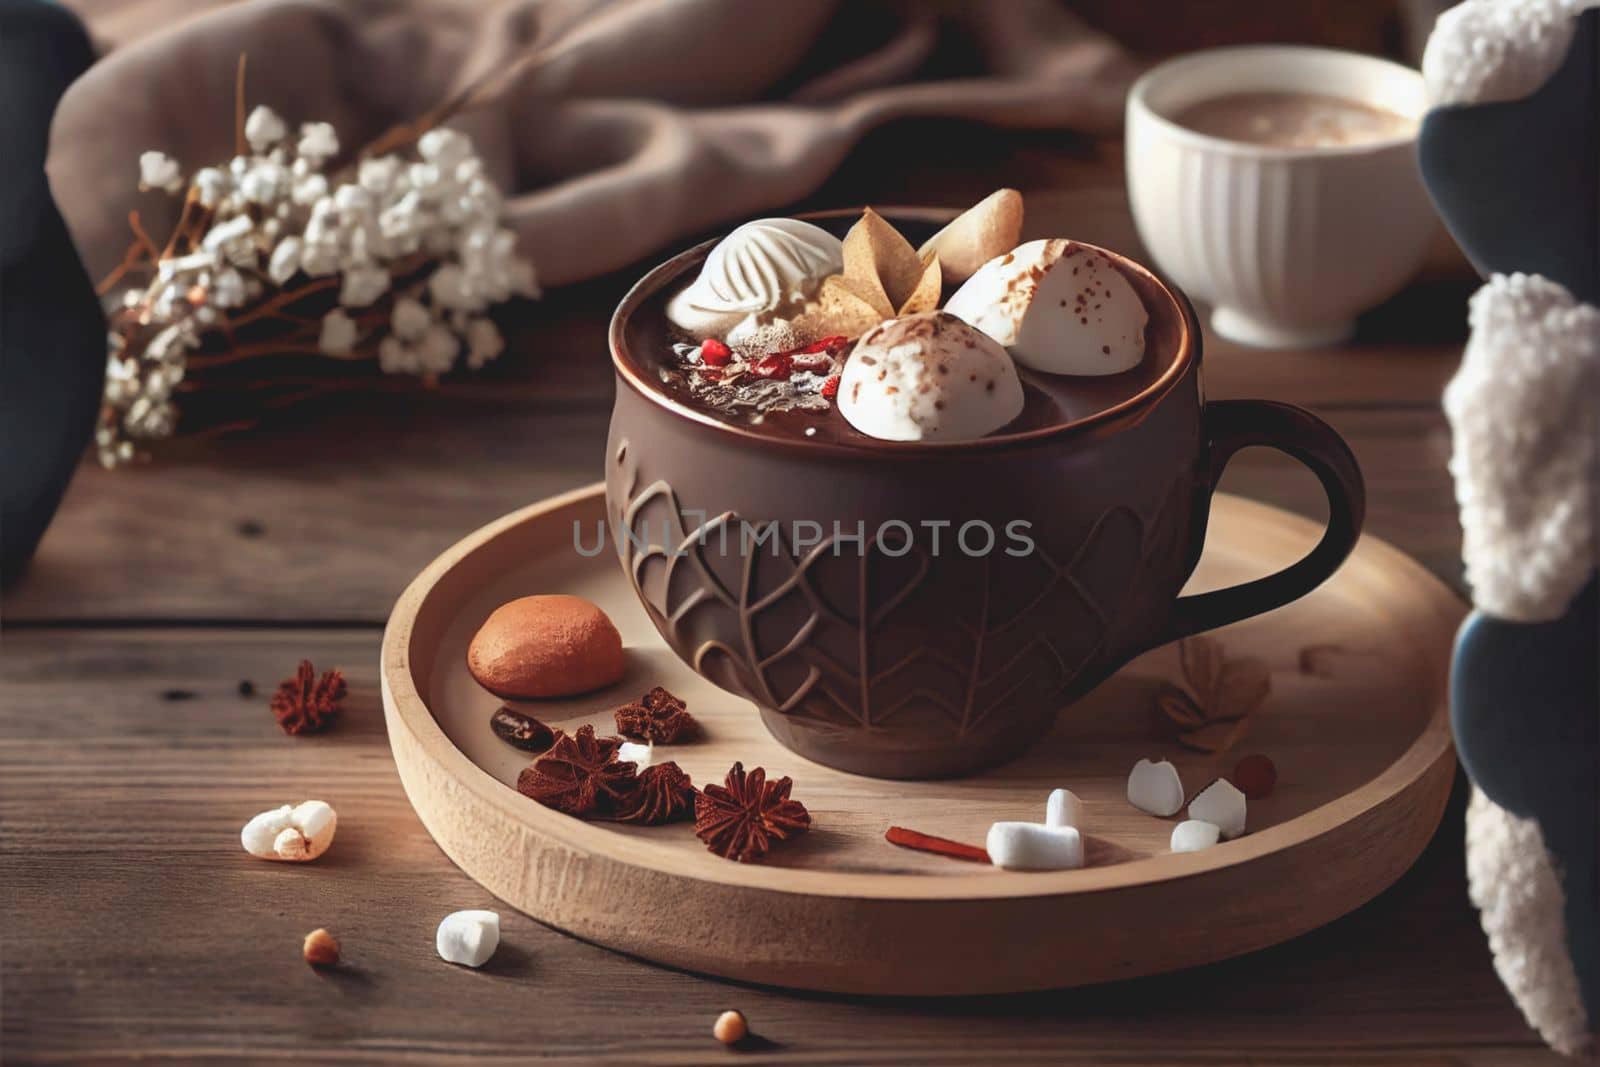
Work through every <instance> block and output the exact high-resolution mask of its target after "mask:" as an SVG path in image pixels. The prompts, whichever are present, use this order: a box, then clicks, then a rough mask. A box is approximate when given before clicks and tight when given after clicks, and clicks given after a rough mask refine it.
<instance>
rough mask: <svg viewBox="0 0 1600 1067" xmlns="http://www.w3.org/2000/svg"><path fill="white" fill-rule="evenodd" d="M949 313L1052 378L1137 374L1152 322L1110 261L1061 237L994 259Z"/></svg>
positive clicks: (956, 299)
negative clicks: (1054, 376) (1146, 331)
mask: <svg viewBox="0 0 1600 1067" xmlns="http://www.w3.org/2000/svg"><path fill="white" fill-rule="evenodd" d="M944 309H945V310H946V311H948V312H949V313H950V314H952V315H954V316H956V317H957V318H959V319H962V320H964V321H966V322H969V323H971V324H972V325H974V326H976V327H977V328H978V329H980V330H982V331H983V332H984V333H986V334H988V335H989V336H990V337H993V338H994V339H995V340H996V341H999V342H1000V343H1001V344H1003V345H1005V346H1006V347H1007V348H1009V349H1010V350H1011V355H1012V356H1013V357H1014V358H1015V359H1016V361H1017V362H1018V363H1020V364H1022V365H1023V366H1024V367H1029V368H1032V369H1033V370H1036V371H1042V372H1044V373H1045V374H1077V375H1101V374H1120V373H1122V372H1123V371H1125V370H1130V369H1131V368H1133V367H1136V366H1138V365H1139V361H1140V360H1142V359H1143V358H1144V328H1145V324H1146V323H1147V322H1148V321H1149V319H1150V316H1149V314H1148V312H1146V311H1145V307H1144V301H1142V300H1140V299H1139V294H1138V293H1136V292H1135V291H1134V289H1133V285H1132V284H1131V283H1130V282H1129V281H1128V279H1127V278H1126V277H1124V276H1123V274H1122V272H1121V271H1120V270H1118V269H1117V267H1116V264H1114V263H1113V262H1112V261H1111V259H1110V257H1108V256H1107V255H1106V254H1105V253H1104V252H1101V251H1100V250H1099V249H1097V248H1094V247H1091V246H1089V245H1083V244H1079V243H1078V242H1076V241H1068V240H1064V239H1062V238H1059V237H1057V238H1051V239H1049V240H1042V241H1028V242H1026V243H1024V244H1020V245H1018V246H1017V247H1016V248H1014V249H1012V250H1011V251H1010V252H1007V253H1006V254H1005V255H1003V256H996V257H995V258H994V259H991V260H990V261H989V262H987V263H985V264H984V265H983V266H981V267H979V268H978V272H977V273H976V274H974V275H973V276H972V277H970V278H968V279H967V280H966V282H965V283H964V284H963V285H962V286H961V288H959V289H957V290H956V291H955V293H953V294H952V295H951V297H950V299H949V300H948V301H947V302H946V303H945V306H944Z"/></svg>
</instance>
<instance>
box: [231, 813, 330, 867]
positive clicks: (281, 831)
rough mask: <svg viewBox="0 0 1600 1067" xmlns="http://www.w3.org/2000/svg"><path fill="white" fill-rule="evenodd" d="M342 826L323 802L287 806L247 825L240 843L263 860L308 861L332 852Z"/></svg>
mask: <svg viewBox="0 0 1600 1067" xmlns="http://www.w3.org/2000/svg"><path fill="white" fill-rule="evenodd" d="M338 823H339V818H338V816H337V815H336V814H335V813H334V810H333V808H332V807H330V806H329V805H328V804H325V803H324V802H322V801H320V800H307V801H305V802H304V803H302V804H298V805H293V806H291V805H289V804H285V805H284V806H283V807H281V808H273V809H272V810H271V811H264V812H262V813H261V814H260V815H257V816H256V817H255V818H253V819H251V820H250V821H249V822H247V823H245V824H244V829H242V830H240V831H239V843H240V844H242V845H243V846H244V850H245V851H246V852H248V853H250V855H252V856H256V857H258V858H260V859H264V860H289V861H291V862H305V861H306V860H314V859H316V858H317V857H318V856H320V855H322V854H323V853H324V852H326V851H328V846H329V845H331V844H333V833H334V830H335V829H337V828H338Z"/></svg>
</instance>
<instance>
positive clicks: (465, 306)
mask: <svg viewBox="0 0 1600 1067" xmlns="http://www.w3.org/2000/svg"><path fill="white" fill-rule="evenodd" d="M428 292H429V293H430V294H431V295H432V296H433V302H434V303H435V304H437V305H439V306H440V307H443V308H461V309H462V310H464V311H477V310H478V307H479V305H478V299H477V297H476V296H474V295H473V292H472V286H471V283H470V282H469V280H468V278H467V274H466V272H465V271H464V270H462V269H461V267H460V266H458V265H457V264H455V263H446V264H445V265H444V266H442V267H440V268H439V269H438V270H436V271H434V272H433V276H432V277H430V278H429V279H428Z"/></svg>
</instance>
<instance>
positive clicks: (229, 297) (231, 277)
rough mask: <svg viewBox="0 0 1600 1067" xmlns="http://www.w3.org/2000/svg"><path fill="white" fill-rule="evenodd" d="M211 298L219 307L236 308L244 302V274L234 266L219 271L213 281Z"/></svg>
mask: <svg viewBox="0 0 1600 1067" xmlns="http://www.w3.org/2000/svg"><path fill="white" fill-rule="evenodd" d="M209 299H210V301H211V303H212V304H214V305H215V306H217V307H219V308H236V307H239V306H240V305H241V304H243V303H244V300H245V291H244V276H243V275H241V274H240V273H239V272H238V271H236V270H234V269H233V268H232V267H228V268H227V269H225V270H221V271H218V272H217V276H216V278H215V279H214V280H213V281H212V283H211V290H210V293H209Z"/></svg>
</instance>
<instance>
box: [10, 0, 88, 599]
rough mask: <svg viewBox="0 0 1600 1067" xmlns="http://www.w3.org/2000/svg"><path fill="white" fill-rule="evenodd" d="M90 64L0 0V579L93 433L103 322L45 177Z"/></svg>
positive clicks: (65, 31) (51, 24)
mask: <svg viewBox="0 0 1600 1067" xmlns="http://www.w3.org/2000/svg"><path fill="white" fill-rule="evenodd" d="M93 60H94V52H93V50H92V49H91V48H90V46H89V38H88V37H87V36H86V35H85V34H84V32H83V27H82V26H81V25H80V24H79V23H78V21H77V19H75V18H74V17H73V16H72V15H71V14H69V13H68V12H67V11H66V10H65V9H63V8H60V7H57V6H56V5H54V4H49V3H44V2H42V0H0V579H3V580H4V581H5V582H6V583H10V581H11V580H12V579H13V578H15V577H16V576H17V575H18V574H19V573H20V572H21V571H22V569H23V568H24V567H25V566H26V565H27V563H28V560H29V559H31V558H32V556H33V550H34V548H35V547H36V546H37V545H38V543H39V538H40V537H42V536H44V531H45V527H46V526H48V525H49V524H50V518H51V516H52V515H54V514H55V510H56V506H57V505H58V504H59V503H60V502H61V494H62V493H63V492H65V491H66V488H67V483H68V481H70V480H71V478H72V472H73V470H74V469H75V468H76V467H77V464H78V461H79V459H80V458H81V457H82V455H83V451H84V447H85V445H87V443H88V441H89V435H90V433H91V432H92V430H93V426H94V417H95V411H96V409H97V408H98V406H99V402H100V389H101V383H102V380H103V377H104V374H105V362H106V325H105V318H104V315H103V314H102V312H101V309H100V301H99V299H98V298H97V297H96V296H95V293H94V287H93V285H91V284H90V281H89V276H88V275H87V274H86V273H84V269H83V264H82V263H81V262H80V261H79V260H78V253H77V251H76V250H75V249H74V247H73V244H72V238H71V237H70V236H69V235H68V234H67V227H66V224H65V223H63V222H62V221H61V215H60V213H59V212H57V211H56V206H55V202H54V201H53V200H52V199H51V197H50V187H49V185H48V184H47V183H46V182H45V175H44V159H45V149H46V146H47V144H48V141H49V133H50V119H51V117H52V116H53V115H54V114H55V110H56V103H57V101H59V100H60V99H61V94H62V92H64V91H65V90H66V87H67V86H68V85H69V84H71V82H72V80H73V79H74V78H76V77H77V76H78V75H79V74H81V73H82V72H83V71H84V69H85V68H87V67H88V66H89V64H90V63H91V62H93Z"/></svg>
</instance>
